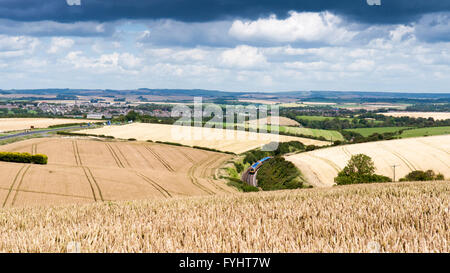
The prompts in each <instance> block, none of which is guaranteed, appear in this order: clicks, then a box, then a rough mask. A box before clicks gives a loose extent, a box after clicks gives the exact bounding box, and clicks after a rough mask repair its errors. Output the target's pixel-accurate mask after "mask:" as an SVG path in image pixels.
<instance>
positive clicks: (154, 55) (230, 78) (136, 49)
mask: <svg viewBox="0 0 450 273" xmlns="http://www.w3.org/2000/svg"><path fill="white" fill-rule="evenodd" d="M449 75H450V1H447V0H445V1H444V0H426V1H425V0H340V1H336V0H277V1H274V0H249V1H245V0H148V1H147V0H126V1H125V0H0V89H37V88H83V89H90V88H92V89H123V90H126V89H136V88H174V89H177V88H178V89H212V90H224V91H260V92H265V91H303V90H342V91H391V92H427V93H432V92H433V93H436V92H445V93H449V92H450V76H449Z"/></svg>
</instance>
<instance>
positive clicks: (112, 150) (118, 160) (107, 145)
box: [105, 143, 125, 168]
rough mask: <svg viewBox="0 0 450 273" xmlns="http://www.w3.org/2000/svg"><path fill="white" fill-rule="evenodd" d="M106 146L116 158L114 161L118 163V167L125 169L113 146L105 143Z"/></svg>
mask: <svg viewBox="0 0 450 273" xmlns="http://www.w3.org/2000/svg"><path fill="white" fill-rule="evenodd" d="M105 145H106V147H107V148H108V150H109V152H110V153H111V155H112V157H113V158H114V161H115V162H116V164H117V166H118V167H119V168H125V166H124V165H123V163H122V161H120V158H119V157H118V156H117V154H116V152H115V151H114V149H113V148H112V147H111V144H109V143H105Z"/></svg>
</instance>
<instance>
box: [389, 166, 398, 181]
mask: <svg viewBox="0 0 450 273" xmlns="http://www.w3.org/2000/svg"><path fill="white" fill-rule="evenodd" d="M398 166H400V165H392V166H391V167H392V169H393V170H394V179H393V180H392V182H395V168H396V167H398Z"/></svg>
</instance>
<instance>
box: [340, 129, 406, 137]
mask: <svg viewBox="0 0 450 273" xmlns="http://www.w3.org/2000/svg"><path fill="white" fill-rule="evenodd" d="M407 128H411V127H375V128H355V129H346V130H345V131H351V132H356V133H359V134H361V135H362V136H364V137H368V136H370V135H372V134H374V133H379V134H383V133H389V132H397V131H400V130H402V129H407Z"/></svg>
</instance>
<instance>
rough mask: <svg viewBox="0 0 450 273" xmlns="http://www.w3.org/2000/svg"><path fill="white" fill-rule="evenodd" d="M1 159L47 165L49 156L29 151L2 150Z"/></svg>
mask: <svg viewBox="0 0 450 273" xmlns="http://www.w3.org/2000/svg"><path fill="white" fill-rule="evenodd" d="M0 161H5V162H16V163H34V164H41V165H45V164H47V161H48V157H47V156H46V155H43V154H37V155H31V154H29V153H10V152H0Z"/></svg>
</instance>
